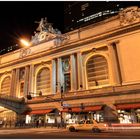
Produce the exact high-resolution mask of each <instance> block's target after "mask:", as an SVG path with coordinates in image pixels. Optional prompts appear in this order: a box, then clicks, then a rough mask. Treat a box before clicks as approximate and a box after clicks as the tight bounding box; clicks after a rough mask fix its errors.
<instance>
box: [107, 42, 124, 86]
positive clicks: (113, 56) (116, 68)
mask: <svg viewBox="0 0 140 140" xmlns="http://www.w3.org/2000/svg"><path fill="white" fill-rule="evenodd" d="M116 44H118V43H117V42H114V43H110V44H108V49H109V58H110V61H111V65H112V66H111V69H112V75H111V76H110V77H111V84H113V85H117V84H121V79H122V78H121V71H120V64H119V59H118V54H117V46H116Z"/></svg>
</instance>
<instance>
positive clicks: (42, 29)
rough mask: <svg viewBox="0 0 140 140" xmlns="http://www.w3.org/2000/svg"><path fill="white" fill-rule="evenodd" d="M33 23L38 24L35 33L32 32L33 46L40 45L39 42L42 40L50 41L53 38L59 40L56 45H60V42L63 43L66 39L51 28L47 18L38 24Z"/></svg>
mask: <svg viewBox="0 0 140 140" xmlns="http://www.w3.org/2000/svg"><path fill="white" fill-rule="evenodd" d="M35 23H38V24H39V25H38V27H37V29H36V31H35V32H34V36H32V39H31V43H32V44H33V45H36V44H38V43H40V42H41V41H44V40H47V41H48V40H50V39H54V38H57V39H58V38H59V39H58V40H57V42H59V43H58V44H61V43H60V42H63V41H64V40H65V39H66V37H65V36H64V35H62V34H61V32H60V31H59V30H58V29H54V28H53V27H52V23H48V21H47V18H46V17H45V18H41V20H40V21H39V22H38V21H36V22H35Z"/></svg>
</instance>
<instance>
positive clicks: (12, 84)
mask: <svg viewBox="0 0 140 140" xmlns="http://www.w3.org/2000/svg"><path fill="white" fill-rule="evenodd" d="M15 76H16V69H13V70H12V76H11V85H10V96H14V89H15V87H16V85H15Z"/></svg>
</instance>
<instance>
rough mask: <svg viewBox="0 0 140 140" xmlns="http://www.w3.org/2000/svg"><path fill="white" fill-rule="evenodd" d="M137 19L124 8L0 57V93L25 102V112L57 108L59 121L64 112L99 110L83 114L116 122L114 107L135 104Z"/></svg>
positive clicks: (139, 81)
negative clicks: (95, 21)
mask: <svg viewBox="0 0 140 140" xmlns="http://www.w3.org/2000/svg"><path fill="white" fill-rule="evenodd" d="M139 19H140V17H139V8H138V7H129V8H127V9H125V10H124V11H121V12H120V14H119V15H117V16H115V17H112V18H110V19H107V20H104V21H101V22H99V23H95V24H93V25H90V26H87V27H83V28H80V29H77V30H74V31H71V32H68V33H66V34H64V35H57V36H53V37H52V38H50V39H48V34H47V40H45V38H44V40H43V41H42V40H41V42H39V43H38V44H35V45H32V46H30V47H29V48H27V49H19V50H17V51H14V52H11V53H8V54H5V55H2V56H0V93H1V94H8V95H10V96H13V97H18V98H23V97H24V98H25V103H26V105H27V106H28V108H30V110H36V109H38V110H41V109H58V111H62V112H64V114H63V117H64V118H65V117H66V116H65V115H66V113H69V114H71V115H72V114H73V113H74V112H69V111H63V109H64V108H65V109H66V108H69V109H70V110H71V109H72V108H74V107H79V108H80V109H81V104H82V105H83V106H84V108H85V107H88V106H91V107H94V106H102V109H101V110H98V109H97V110H96V109H95V110H91V111H90V110H88V112H87V114H89V113H91V112H92V115H93V116H92V117H94V116H95V117H97V116H96V113H97V114H98V112H99V117H100V115H102V116H103V119H104V120H105V121H112V122H118V119H119V112H118V110H117V107H116V106H117V105H118V104H130V103H131V104H132V103H135V104H137V105H138V103H139V102H140V72H139V68H140V61H139V56H140V47H139V36H140V20H139ZM7 77H9V78H10V80H9V81H8V79H6V78H7ZM44 83H45V84H44ZM6 84H7V85H9V86H10V90H9V89H8V87H6ZM4 85H5V86H4ZM5 91H6V92H5ZM7 91H8V92H9V93H7ZM39 91H41V92H42V96H39ZM29 94H31V96H32V100H28V99H27V95H29ZM62 105H63V106H62ZM139 108H140V106H139V107H130V108H127V110H130V112H129V113H130V115H132V114H131V109H135V111H138V109H139ZM123 109H124V108H122V110H123ZM81 110H82V109H81ZM120 110H121V109H119V111H120ZM76 112H78V111H76ZM79 112H82V113H81V114H84V113H83V112H84V111H83V110H82V111H79ZM100 112H101V114H100ZM94 114H95V115H94ZM84 115H86V113H85V114H84Z"/></svg>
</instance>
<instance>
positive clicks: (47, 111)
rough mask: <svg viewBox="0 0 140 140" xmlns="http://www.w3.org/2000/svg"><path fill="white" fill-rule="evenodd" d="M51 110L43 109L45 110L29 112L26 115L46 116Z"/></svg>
mask: <svg viewBox="0 0 140 140" xmlns="http://www.w3.org/2000/svg"><path fill="white" fill-rule="evenodd" d="M51 111H52V109H45V110H32V111H30V112H27V113H26V114H28V115H32V114H47V113H50V112H51Z"/></svg>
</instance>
